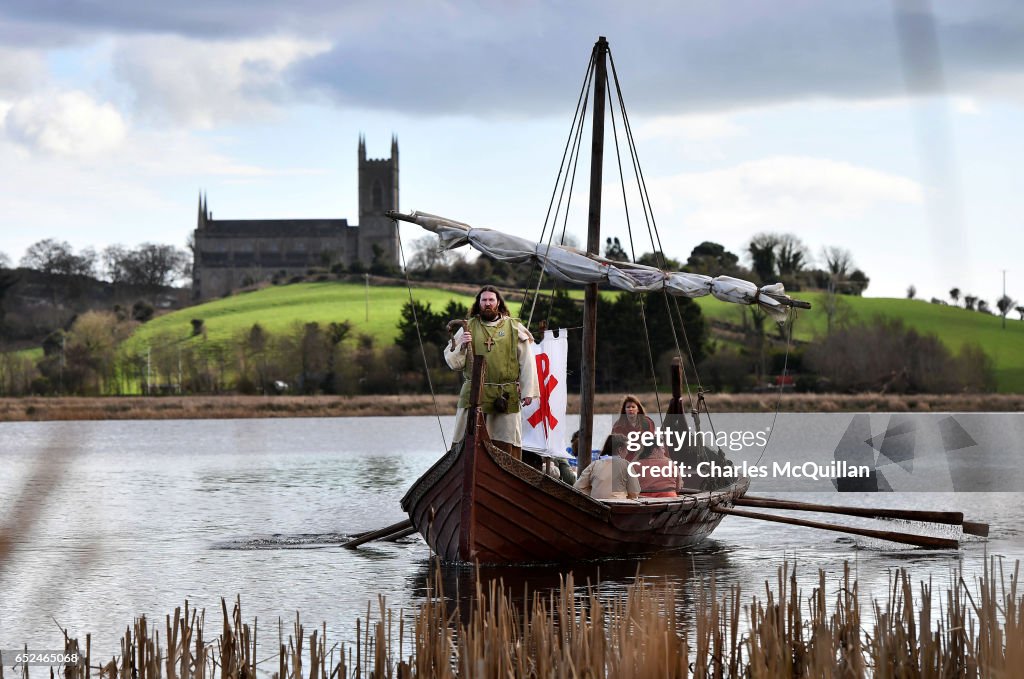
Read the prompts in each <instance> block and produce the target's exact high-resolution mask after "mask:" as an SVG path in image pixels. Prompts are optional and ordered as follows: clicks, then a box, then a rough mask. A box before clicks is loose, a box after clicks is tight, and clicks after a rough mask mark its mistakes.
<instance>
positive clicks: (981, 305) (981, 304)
mask: <svg viewBox="0 0 1024 679" xmlns="http://www.w3.org/2000/svg"><path fill="white" fill-rule="evenodd" d="M978 311H979V312H981V313H983V314H991V313H992V310H991V309H990V308H989V306H988V302H986V301H985V300H983V299H979V300H978Z"/></svg>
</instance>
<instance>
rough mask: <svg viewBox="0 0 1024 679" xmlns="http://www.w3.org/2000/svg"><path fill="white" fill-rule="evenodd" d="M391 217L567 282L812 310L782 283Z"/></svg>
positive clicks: (777, 311)
mask: <svg viewBox="0 0 1024 679" xmlns="http://www.w3.org/2000/svg"><path fill="white" fill-rule="evenodd" d="M388 216H389V217H391V218H393V219H400V220H402V221H406V222H412V223H414V224H419V225H420V226H422V227H423V228H424V229H427V230H428V231H432V232H433V233H436V234H437V235H438V237H439V238H440V240H441V248H443V249H445V250H453V249H455V248H458V247H462V246H463V245H470V246H472V247H473V248H474V249H475V250H478V251H479V252H482V253H484V254H485V255H487V256H489V257H492V258H494V259H496V260H498V261H502V262H510V263H522V262H528V261H533V262H537V263H539V264H540V265H541V266H542V267H543V269H544V272H545V273H547V274H548V275H550V276H553V277H554V278H557V279H559V280H562V281H566V282H569V283H577V284H587V283H599V284H600V283H606V284H608V285H610V286H611V287H613V288H618V289H620V290H627V291H629V292H659V291H661V290H667V291H668V292H669V293H670V294H673V295H678V296H682V297H703V296H705V295H712V296H713V297H715V298H716V299H720V300H722V301H723V302H732V303H734V304H748V305H749V304H757V305H758V307H760V308H761V309H762V310H764V311H765V312H767V313H768V314H769V315H771V316H772V318H774V319H775V320H777V321H779V322H782V321H784V320H785V319H786V307H789V306H795V307H800V308H805V309H809V308H810V304H808V303H807V302H803V301H801V300H796V299H793V298H792V297H789V296H788V295H787V294H786V290H785V287H783V285H782V283H773V284H771V285H764V286H761V287H758V286H756V285H754V284H753V283H751V282H750V281H744V280H740V279H739V278H733V277H731V276H717V277H714V278H712V277H711V276H704V275H702V274H695V273H685V272H682V271H662V270H661V269H658V268H656V267H653V266H644V265H642V264H633V263H630V262H616V261H613V260H610V259H605V258H604V257H600V256H597V255H588V254H586V253H585V252H582V251H580V250H577V249H576V248H571V247H568V246H564V245H554V244H547V243H537V242H535V241H531V240H527V239H525V238H519V237H518V236H512V235H510V234H507V233H503V232H501V231H495V230H493V229H484V228H476V227H472V226H470V225H469V224H465V223H463V222H457V221H455V220H452V219H447V218H445V217H438V216H437V215H432V214H428V213H426V212H412V213H409V214H403V213H400V212H394V211H392V212H389V213H388Z"/></svg>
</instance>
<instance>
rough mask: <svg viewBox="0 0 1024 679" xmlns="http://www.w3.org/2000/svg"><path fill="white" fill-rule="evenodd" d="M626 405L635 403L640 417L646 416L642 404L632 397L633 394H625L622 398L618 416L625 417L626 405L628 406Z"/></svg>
mask: <svg viewBox="0 0 1024 679" xmlns="http://www.w3.org/2000/svg"><path fill="white" fill-rule="evenodd" d="M628 403H635V404H636V408H637V410H639V411H640V412H639V414H640V415H646V414H647V411H646V410H644V404H643V403H641V402H640V399H638V398H637V397H636V396H633V394H626V395H625V397H623V399H622V407H621V408H619V414H620V415H625V414H626V404H628Z"/></svg>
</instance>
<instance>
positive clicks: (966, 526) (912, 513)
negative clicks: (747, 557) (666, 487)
mask: <svg viewBox="0 0 1024 679" xmlns="http://www.w3.org/2000/svg"><path fill="white" fill-rule="evenodd" d="M734 504H737V505H742V506H745V507H762V508H764V509H792V510H798V511H805V512H822V513H827V514H846V515H847V516H864V517H867V518H871V519H904V520H906V521H922V522H925V523H942V524H947V525H950V526H962V527H963V531H964V533H966V534H967V535H980V536H982V537H985V536H987V535H988V524H986V523H979V522H976V521H964V515H963V513H962V512H935V511H928V510H921V509H889V508H885V507H874V508H873V507H842V506H837V505H819V504H815V503H812V502H798V501H796V500H779V499H776V498H771V497H754V496H752V495H744V496H743V497H741V498H737V499H736V500H735V502H734Z"/></svg>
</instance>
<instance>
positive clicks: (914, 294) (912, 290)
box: [907, 285, 917, 299]
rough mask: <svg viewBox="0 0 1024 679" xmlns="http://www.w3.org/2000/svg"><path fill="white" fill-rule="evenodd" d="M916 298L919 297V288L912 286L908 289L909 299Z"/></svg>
mask: <svg viewBox="0 0 1024 679" xmlns="http://www.w3.org/2000/svg"><path fill="white" fill-rule="evenodd" d="M915 297H917V288H915V287H914V286H913V285H911V286H910V287H909V288H907V299H914V298H915Z"/></svg>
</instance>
